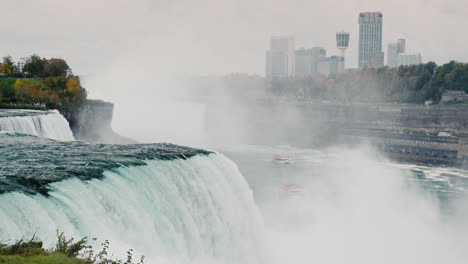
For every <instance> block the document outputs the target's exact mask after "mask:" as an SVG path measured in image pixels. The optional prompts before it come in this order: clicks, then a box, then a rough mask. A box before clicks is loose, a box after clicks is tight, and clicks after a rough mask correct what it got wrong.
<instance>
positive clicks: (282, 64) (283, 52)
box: [265, 36, 295, 77]
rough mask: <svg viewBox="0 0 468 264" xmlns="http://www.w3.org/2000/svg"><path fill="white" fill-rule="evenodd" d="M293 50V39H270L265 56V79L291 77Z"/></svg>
mask: <svg viewBox="0 0 468 264" xmlns="http://www.w3.org/2000/svg"><path fill="white" fill-rule="evenodd" d="M294 50H295V48H294V38H293V37H290V36H288V37H271V39H270V50H269V51H267V54H266V65H265V75H266V77H293V76H294V66H295V61H294Z"/></svg>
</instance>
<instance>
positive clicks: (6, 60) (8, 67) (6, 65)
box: [0, 56, 15, 76]
mask: <svg viewBox="0 0 468 264" xmlns="http://www.w3.org/2000/svg"><path fill="white" fill-rule="evenodd" d="M0 71H1V72H2V74H3V75H4V76H11V75H12V74H13V71H15V64H14V63H13V59H12V58H11V56H6V57H3V63H2V67H1V69H0Z"/></svg>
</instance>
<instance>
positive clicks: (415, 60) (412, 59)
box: [397, 53, 422, 67]
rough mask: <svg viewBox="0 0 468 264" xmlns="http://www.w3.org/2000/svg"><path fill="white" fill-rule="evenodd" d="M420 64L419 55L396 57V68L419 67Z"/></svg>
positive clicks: (408, 54) (399, 55) (400, 55)
mask: <svg viewBox="0 0 468 264" xmlns="http://www.w3.org/2000/svg"><path fill="white" fill-rule="evenodd" d="M421 63H422V57H421V54H419V53H400V54H398V56H397V67H400V66H411V65H419V64H421Z"/></svg>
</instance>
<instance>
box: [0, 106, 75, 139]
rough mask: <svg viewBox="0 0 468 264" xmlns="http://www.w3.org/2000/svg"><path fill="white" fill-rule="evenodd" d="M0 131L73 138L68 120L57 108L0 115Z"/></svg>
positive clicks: (55, 137) (51, 137)
mask: <svg viewBox="0 0 468 264" xmlns="http://www.w3.org/2000/svg"><path fill="white" fill-rule="evenodd" d="M0 131H3V132H13V133H22V134H28V135H33V136H39V137H45V138H50V139H55V140H62V141H72V140H75V138H74V137H73V133H72V131H71V129H70V126H69V124H68V121H67V120H66V119H65V118H64V117H63V116H62V115H61V114H60V113H59V112H58V111H57V110H52V111H49V113H47V114H44V115H31V116H7V117H0Z"/></svg>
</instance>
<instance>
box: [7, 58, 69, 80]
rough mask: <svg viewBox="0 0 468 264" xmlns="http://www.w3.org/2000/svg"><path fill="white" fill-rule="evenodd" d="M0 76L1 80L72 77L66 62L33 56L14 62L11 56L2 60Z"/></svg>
mask: <svg viewBox="0 0 468 264" xmlns="http://www.w3.org/2000/svg"><path fill="white" fill-rule="evenodd" d="M0 74H1V76H2V77H3V78H5V77H7V78H8V77H14V78H21V77H23V78H47V77H57V76H64V77H65V76H67V75H72V72H71V69H70V67H69V66H68V64H67V62H66V61H65V60H63V59H60V58H52V59H45V58H41V57H40V56H38V55H36V54H33V55H31V56H29V57H26V58H22V59H20V61H19V62H16V63H15V62H14V61H13V59H12V57H11V56H6V57H4V58H3V62H2V63H1V64H0Z"/></svg>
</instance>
